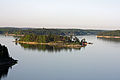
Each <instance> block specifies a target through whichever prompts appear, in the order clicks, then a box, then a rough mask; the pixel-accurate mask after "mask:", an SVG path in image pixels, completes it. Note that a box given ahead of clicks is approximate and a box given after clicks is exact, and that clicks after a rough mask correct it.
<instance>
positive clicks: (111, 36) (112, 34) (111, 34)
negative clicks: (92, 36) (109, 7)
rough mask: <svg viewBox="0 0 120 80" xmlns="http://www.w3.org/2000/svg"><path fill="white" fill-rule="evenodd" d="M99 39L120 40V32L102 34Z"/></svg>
mask: <svg viewBox="0 0 120 80" xmlns="http://www.w3.org/2000/svg"><path fill="white" fill-rule="evenodd" d="M97 37H98V38H120V30H116V31H108V32H101V33H99V34H98V35H97Z"/></svg>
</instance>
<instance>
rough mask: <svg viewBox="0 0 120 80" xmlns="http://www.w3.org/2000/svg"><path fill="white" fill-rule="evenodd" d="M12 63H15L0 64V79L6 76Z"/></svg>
mask: <svg viewBox="0 0 120 80" xmlns="http://www.w3.org/2000/svg"><path fill="white" fill-rule="evenodd" d="M13 65H15V64H11V65H2V66H0V80H1V79H3V78H6V77H7V75H8V72H9V69H12V66H13Z"/></svg>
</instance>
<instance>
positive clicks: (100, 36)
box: [96, 36, 120, 39]
mask: <svg viewBox="0 0 120 80" xmlns="http://www.w3.org/2000/svg"><path fill="white" fill-rule="evenodd" d="M96 37H97V38H117V39H118V38H120V36H96Z"/></svg>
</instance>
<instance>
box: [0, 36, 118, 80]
mask: <svg viewBox="0 0 120 80" xmlns="http://www.w3.org/2000/svg"><path fill="white" fill-rule="evenodd" d="M79 38H80V39H81V38H86V39H87V41H89V42H93V43H94V44H93V45H88V46H86V47H83V48H81V49H68V48H62V49H61V48H55V47H49V46H47V47H46V46H39V45H38V46H34V45H20V44H15V43H14V42H12V41H13V40H14V38H13V37H10V36H9V37H5V36H2V35H1V36H0V43H1V44H4V45H6V46H7V47H8V49H9V53H10V55H11V56H12V57H13V58H14V59H17V60H18V64H16V65H14V66H12V68H9V69H8V70H6V72H5V73H6V75H4V74H2V73H1V72H0V78H1V80H120V63H119V61H120V40H116V39H111V40H110V39H97V38H96V36H80V37H79Z"/></svg>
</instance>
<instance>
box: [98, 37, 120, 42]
mask: <svg viewBox="0 0 120 80" xmlns="http://www.w3.org/2000/svg"><path fill="white" fill-rule="evenodd" d="M97 39H100V40H104V41H110V42H116V43H120V39H119V38H97Z"/></svg>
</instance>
